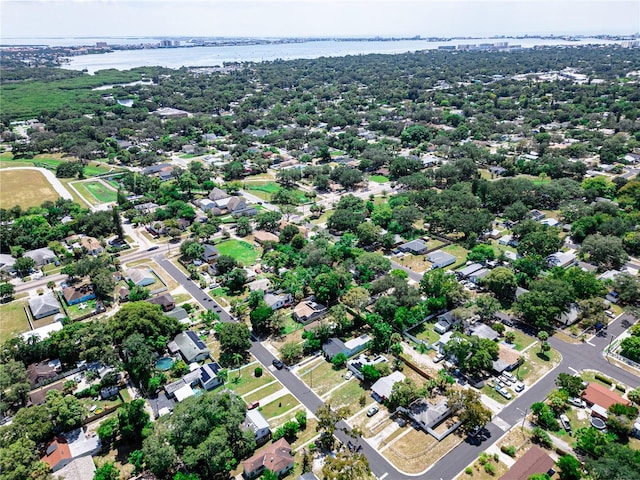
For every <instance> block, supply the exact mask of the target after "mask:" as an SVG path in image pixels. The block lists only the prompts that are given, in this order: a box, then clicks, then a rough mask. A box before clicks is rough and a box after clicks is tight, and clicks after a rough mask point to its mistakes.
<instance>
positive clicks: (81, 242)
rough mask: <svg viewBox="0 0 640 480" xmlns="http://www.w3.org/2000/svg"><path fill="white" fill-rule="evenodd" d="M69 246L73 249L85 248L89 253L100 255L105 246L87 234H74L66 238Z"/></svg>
mask: <svg viewBox="0 0 640 480" xmlns="http://www.w3.org/2000/svg"><path fill="white" fill-rule="evenodd" d="M64 241H65V243H66V244H67V245H68V246H69V248H71V249H73V250H85V251H86V252H87V253H88V254H89V255H100V254H101V253H102V252H104V248H103V247H102V245H101V244H100V242H99V241H98V239H96V238H94V237H88V236H86V235H72V236H70V237H67V238H65V239H64Z"/></svg>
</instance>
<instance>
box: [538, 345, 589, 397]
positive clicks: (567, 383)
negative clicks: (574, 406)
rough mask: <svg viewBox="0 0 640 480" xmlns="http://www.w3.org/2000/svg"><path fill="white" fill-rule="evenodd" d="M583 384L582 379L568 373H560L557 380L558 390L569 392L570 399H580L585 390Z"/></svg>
mask: <svg viewBox="0 0 640 480" xmlns="http://www.w3.org/2000/svg"><path fill="white" fill-rule="evenodd" d="M545 333H546V332H545ZM583 382H584V380H582V378H580V377H577V376H574V375H570V374H568V373H559V374H558V378H556V385H557V386H558V388H561V389H562V390H564V391H565V392H567V394H568V395H569V396H570V397H580V395H582V392H584V388H585V387H584V385H583Z"/></svg>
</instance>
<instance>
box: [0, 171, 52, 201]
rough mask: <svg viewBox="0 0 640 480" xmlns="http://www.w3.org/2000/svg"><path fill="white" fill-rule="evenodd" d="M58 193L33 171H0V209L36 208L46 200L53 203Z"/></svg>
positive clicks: (42, 176) (40, 175) (43, 177)
mask: <svg viewBox="0 0 640 480" xmlns="http://www.w3.org/2000/svg"><path fill="white" fill-rule="evenodd" d="M58 197H59V195H58V193H57V192H56V191H55V189H54V188H53V187H52V186H51V184H50V183H49V181H48V180H47V179H46V178H45V176H44V175H43V174H42V173H40V172H37V171H35V170H0V208H11V207H13V206H15V205H20V206H21V207H22V208H23V209H27V208H29V207H37V206H39V205H41V204H42V203H43V202H45V201H47V200H52V201H55V200H57V199H58Z"/></svg>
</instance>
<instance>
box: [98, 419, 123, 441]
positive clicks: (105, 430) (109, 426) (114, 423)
mask: <svg viewBox="0 0 640 480" xmlns="http://www.w3.org/2000/svg"><path fill="white" fill-rule="evenodd" d="M118 433H119V423H118V419H117V418H116V417H110V418H108V419H107V420H105V421H103V422H101V423H100V426H99V427H98V437H99V438H100V441H101V442H102V444H103V445H104V446H105V447H107V448H108V446H109V445H110V444H111V443H112V442H113V441H114V440H115V439H116V437H117V436H118Z"/></svg>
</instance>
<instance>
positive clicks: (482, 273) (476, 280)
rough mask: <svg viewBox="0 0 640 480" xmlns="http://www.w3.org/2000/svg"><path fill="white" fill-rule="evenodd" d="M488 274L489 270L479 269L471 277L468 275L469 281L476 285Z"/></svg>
mask: <svg viewBox="0 0 640 480" xmlns="http://www.w3.org/2000/svg"><path fill="white" fill-rule="evenodd" d="M489 272H491V270H489V269H488V268H481V269H480V270H476V271H475V272H473V273H472V274H471V275H469V281H470V282H473V283H475V284H476V285H478V284H479V283H480V282H481V281H482V279H483V278H484V277H486V276H487V275H489Z"/></svg>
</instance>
